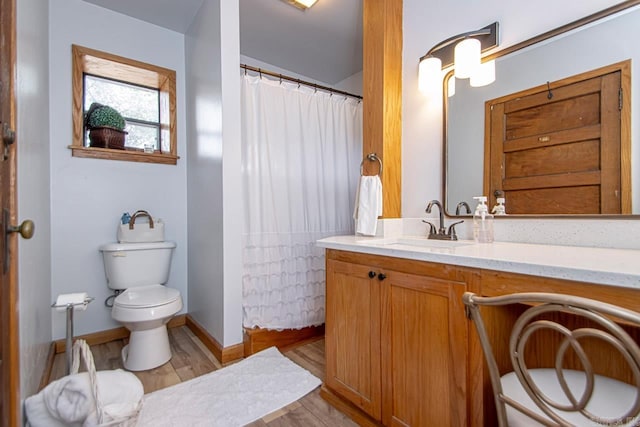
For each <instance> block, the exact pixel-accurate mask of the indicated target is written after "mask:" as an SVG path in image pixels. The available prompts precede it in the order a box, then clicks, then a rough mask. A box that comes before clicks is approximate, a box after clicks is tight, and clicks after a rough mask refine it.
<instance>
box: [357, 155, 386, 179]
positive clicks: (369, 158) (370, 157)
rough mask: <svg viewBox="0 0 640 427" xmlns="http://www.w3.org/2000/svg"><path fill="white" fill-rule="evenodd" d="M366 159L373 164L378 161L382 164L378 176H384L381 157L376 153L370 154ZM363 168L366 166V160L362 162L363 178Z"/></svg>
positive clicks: (361, 173) (362, 171) (361, 171)
mask: <svg viewBox="0 0 640 427" xmlns="http://www.w3.org/2000/svg"><path fill="white" fill-rule="evenodd" d="M366 159H367V160H369V161H372V162H375V161H376V160H377V161H378V163H379V164H380V170H379V171H378V175H380V176H382V160H380V157H378V155H377V154H376V153H369V154H367V157H366ZM363 166H364V159H362V161H361V162H360V176H362V175H363V173H364V170H363V169H362V167H363Z"/></svg>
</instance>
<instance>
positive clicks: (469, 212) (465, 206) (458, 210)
mask: <svg viewBox="0 0 640 427" xmlns="http://www.w3.org/2000/svg"><path fill="white" fill-rule="evenodd" d="M462 207H464V208H465V209H466V210H467V215H471V208H470V207H469V204H468V203H467V202H460V203H458V204H457V205H456V215H460V208H462Z"/></svg>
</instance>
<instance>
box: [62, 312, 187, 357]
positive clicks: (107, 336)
mask: <svg viewBox="0 0 640 427" xmlns="http://www.w3.org/2000/svg"><path fill="white" fill-rule="evenodd" d="M185 324H186V315H185V314H179V315H177V316H174V317H173V318H171V320H169V323H167V328H175V327H178V326H184V325H185ZM128 337H129V330H128V329H127V328H125V327H123V326H121V327H119V328H114V329H107V330H106V331H99V332H92V333H90V334H85V335H80V336H76V337H73V339H74V340H77V339H82V340H85V341H86V342H87V344H89V345H90V346H91V345H98V344H106V343H108V342H111V341H116V340H123V339H125V338H128ZM54 344H55V349H56V354H58V353H64V352H65V351H66V347H67V340H64V339H62V340H56V341H54Z"/></svg>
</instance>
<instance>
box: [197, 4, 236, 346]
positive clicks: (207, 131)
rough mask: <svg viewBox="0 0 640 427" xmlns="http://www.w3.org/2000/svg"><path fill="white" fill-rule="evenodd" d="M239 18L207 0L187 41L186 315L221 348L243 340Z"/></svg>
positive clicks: (233, 9) (232, 7) (231, 8)
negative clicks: (202, 328) (187, 279)
mask: <svg viewBox="0 0 640 427" xmlns="http://www.w3.org/2000/svg"><path fill="white" fill-rule="evenodd" d="M238 19H239V13H238V3H237V2H220V0H205V2H204V3H203V5H202V7H201V9H200V11H199V12H198V14H197V15H196V19H195V20H194V22H193V24H192V25H191V27H190V28H189V30H188V31H187V34H186V38H185V46H186V48H185V50H186V72H187V75H188V78H187V91H188V107H187V112H188V123H189V133H188V140H189V143H188V151H189V161H188V207H189V209H188V211H189V217H188V224H189V230H188V233H189V257H188V259H189V268H188V271H189V313H190V315H191V316H192V317H193V318H194V319H195V320H196V321H198V322H199V323H200V324H202V326H204V327H205V328H206V329H207V331H208V332H209V333H211V334H212V335H213V337H214V338H215V339H216V340H217V341H218V342H219V343H221V344H222V345H223V346H225V347H226V346H230V345H233V344H237V343H240V342H242V280H241V275H242V265H241V261H242V252H241V247H240V243H241V236H242V222H241V221H242V217H243V216H242V204H241V201H242V187H241V184H242V177H241V174H240V172H241V160H240V83H239V69H238V63H239V61H240V58H239V34H238V28H239V24H238ZM223 154H224V159H223Z"/></svg>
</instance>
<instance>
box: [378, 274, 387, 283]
mask: <svg viewBox="0 0 640 427" xmlns="http://www.w3.org/2000/svg"><path fill="white" fill-rule="evenodd" d="M386 278H387V275H386V274H384V273H380V274H378V280H380V281H381V282H382V281H383V280H384V279H386Z"/></svg>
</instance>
